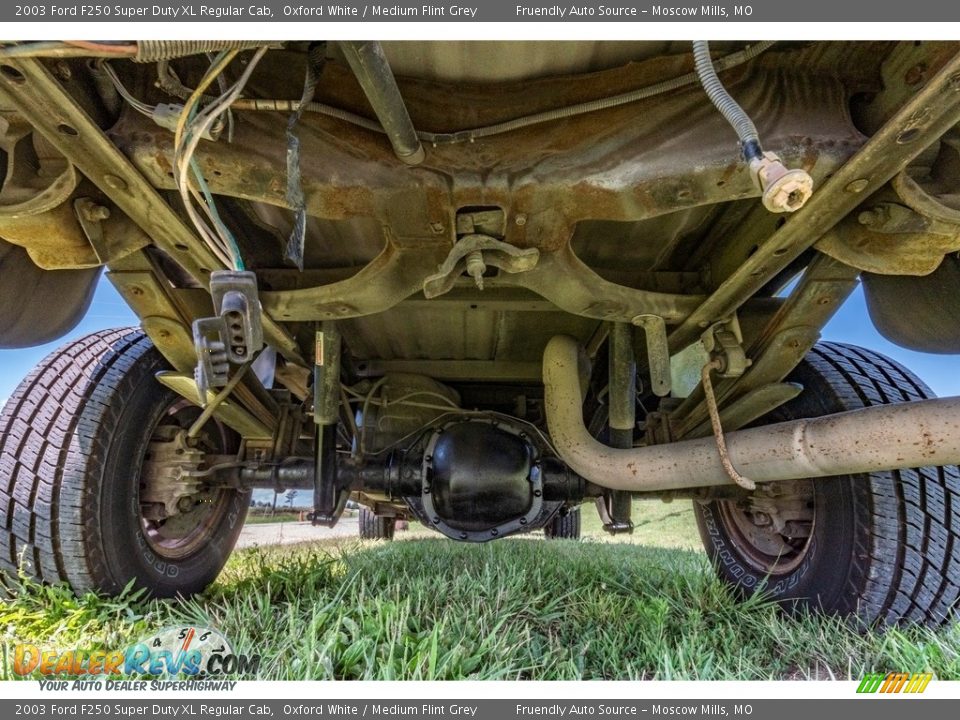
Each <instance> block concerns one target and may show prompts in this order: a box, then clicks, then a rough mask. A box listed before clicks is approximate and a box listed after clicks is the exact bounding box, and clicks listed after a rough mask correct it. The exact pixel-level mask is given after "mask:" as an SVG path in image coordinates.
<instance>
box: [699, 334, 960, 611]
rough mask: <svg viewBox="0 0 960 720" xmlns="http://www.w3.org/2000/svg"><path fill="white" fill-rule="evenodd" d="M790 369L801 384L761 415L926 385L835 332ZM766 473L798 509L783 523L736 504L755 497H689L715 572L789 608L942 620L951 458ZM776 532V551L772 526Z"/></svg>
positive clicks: (952, 519) (952, 586)
mask: <svg viewBox="0 0 960 720" xmlns="http://www.w3.org/2000/svg"><path fill="white" fill-rule="evenodd" d="M789 379H790V380H792V381H794V382H799V383H801V384H802V385H803V386H804V388H805V389H804V392H803V393H802V394H801V395H800V396H798V397H797V398H796V399H795V400H793V401H791V402H790V403H788V404H786V405H785V406H783V407H782V408H779V409H778V410H777V411H775V412H774V413H773V414H771V416H770V417H769V419H768V421H769V422H779V421H783V420H790V419H796V418H804V417H814V416H819V415H826V414H828V413H835V412H841V411H844V410H853V409H857V408H862V407H866V406H869V405H880V404H886V403H897V402H904V401H910V400H919V399H923V398H929V397H933V393H932V392H931V391H930V389H929V388H928V387H927V386H926V385H924V384H923V382H922V381H920V380H919V379H918V378H917V377H916V376H915V375H913V374H912V373H911V372H910V371H908V370H907V369H906V368H904V367H902V366H901V365H899V364H898V363H896V362H894V361H892V360H890V359H888V358H885V357H884V356H882V355H879V354H877V353H875V352H871V351H869V350H865V349H862V348H858V347H855V346H852V345H843V344H839V343H820V344H818V345H817V346H816V347H815V348H814V349H813V350H812V351H811V352H810V353H809V354H808V355H807V357H806V358H805V359H804V361H803V362H802V363H801V364H800V365H799V366H798V367H797V368H796V370H795V371H794V372H793V373H792V374H791V376H790V378H789ZM765 485H770V486H774V485H775V486H780V487H779V488H772V489H771V490H770V491H769V492H773V493H781V496H780V498H779V499H776V500H774V501H773V503H774V506H775V507H778V508H785V509H786V510H789V511H790V513H792V516H793V517H795V518H800V519H799V520H797V519H795V520H791V521H790V523H793V524H784V525H782V527H783V528H784V532H783V533H778V532H777V531H776V530H774V529H773V525H769V526H768V524H767V523H766V520H769V519H770V518H771V517H773V516H772V515H767V514H766V513H760V514H757V513H753V512H751V511H750V510H745V509H744V504H745V502H746V504H749V505H751V507H755V503H756V502H757V501H755V500H749V501H740V502H738V501H732V500H727V501H714V502H711V503H706V504H701V503H696V504H695V505H694V508H695V515H696V518H697V524H698V526H699V529H700V535H701V537H702V539H703V542H704V546H705V548H706V550H707V553H708V555H709V556H710V558H711V560H712V562H713V565H714V567H715V568H716V571H717V573H718V575H719V576H720V577H721V578H722V579H723V580H725V581H727V582H728V583H730V584H731V585H733V586H734V587H735V588H736V589H737V590H738V591H739V592H740V593H741V594H742V595H751V594H752V593H754V592H756V591H757V590H758V589H759V588H763V592H764V593H765V595H766V596H767V597H769V598H771V599H772V600H775V601H779V602H781V603H783V604H785V605H786V606H787V607H788V608H790V609H796V608H800V607H807V608H811V609H816V610H819V611H823V612H826V613H829V614H836V615H841V616H845V617H851V618H856V619H858V620H859V621H861V622H863V623H866V624H868V625H896V624H900V623H915V624H922V625H928V626H938V625H941V624H943V623H944V622H945V621H946V620H948V619H949V618H950V617H951V615H952V613H953V609H954V606H955V604H956V603H957V599H958V593H960V539H958V533H960V473H958V468H957V467H955V466H949V467H926V468H919V469H906V470H897V471H890V472H876V473H869V474H861V475H850V476H843V477H836V478H824V479H820V480H804V481H792V483H769V484H765ZM761 487H763V486H761ZM760 502H761V503H763V502H766V501H765V500H762V499H761V501H760ZM776 514H781V513H780V510H777V513H776ZM784 514H785V513H784ZM784 514H781V520H782V519H783V517H784ZM758 523H759V524H758ZM751 524H752V525H753V526H755V529H751ZM805 528H806V529H805ZM804 532H806V533H807V537H804V536H803V534H804ZM777 535H779V542H780V546H779V547H778V553H777V556H774V553H773V552H772V548H771V547H770V546H771V544H773V545H775V542H774V541H772V540H771V538H772V537H776V536H777ZM746 538H750V539H749V540H747V539H746Z"/></svg>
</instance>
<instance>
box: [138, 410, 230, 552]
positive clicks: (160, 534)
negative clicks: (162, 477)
mask: <svg viewBox="0 0 960 720" xmlns="http://www.w3.org/2000/svg"><path fill="white" fill-rule="evenodd" d="M199 414H200V410H199V409H198V408H197V407H195V406H194V405H191V404H190V403H188V402H186V401H178V402H176V403H174V404H173V405H171V406H170V407H169V408H167V410H166V411H165V412H164V413H163V414H162V415H161V417H160V419H159V420H158V421H157V423H156V424H155V425H154V428H153V431H152V433H151V437H150V441H149V442H148V448H149V444H150V442H153V441H154V440H155V439H157V438H160V437H163V435H164V433H167V434H169V432H170V431H171V430H175V429H187V428H189V427H190V425H191V424H192V423H193V422H194V421H195V420H196V418H197V417H198V416H199ZM199 441H200V449H202V450H203V451H204V453H210V454H223V453H226V452H228V451H229V450H231V448H230V437H229V434H228V432H227V430H226V428H225V427H223V426H222V425H221V424H220V423H219V422H217V421H216V420H211V421H210V422H208V423H207V424H206V425H205V426H204V427H203V429H202V430H201V433H200V436H199ZM148 458H149V450H145V452H144V457H143V458H141V462H140V473H139V483H138V497H137V505H138V507H139V508H140V525H141V528H142V530H143V536H144V538H145V539H146V541H147V545H148V546H149V547H150V549H151V550H152V551H153V552H154V553H156V554H157V555H158V556H159V557H162V558H164V559H167V560H182V559H184V558H186V557H189V556H190V555H193V554H195V553H197V552H198V551H200V550H202V549H204V548H205V547H207V546H208V544H209V542H210V541H211V539H212V538H213V537H214V535H215V534H216V532H217V530H218V528H219V527H220V525H221V523H222V522H223V520H224V518H225V517H226V515H227V513H228V512H229V505H230V499H231V495H232V493H231V492H230V491H229V490H226V489H223V488H201V489H200V491H199V492H198V493H196V494H195V495H192V496H190V502H189V503H184V504H185V505H189V509H188V510H186V511H184V512H181V513H178V514H177V515H174V516H172V517H170V518H167V519H165V520H156V519H151V518H149V517H147V515H146V514H145V505H144V503H143V502H142V500H141V496H142V495H143V493H144V490H145V489H146V487H147V484H148V483H150V482H151V478H150V477H149V476H148V475H147V474H146V473H145V472H144V466H145V461H146V460H147V459H148Z"/></svg>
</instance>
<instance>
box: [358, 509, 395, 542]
mask: <svg viewBox="0 0 960 720" xmlns="http://www.w3.org/2000/svg"><path fill="white" fill-rule="evenodd" d="M396 526H397V519H396V518H395V517H386V516H384V515H377V514H376V513H375V512H374V511H373V510H371V509H370V508H368V507H361V508H360V537H361V538H362V539H364V540H393V532H394V530H395V529H396Z"/></svg>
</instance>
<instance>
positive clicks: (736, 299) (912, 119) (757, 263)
mask: <svg viewBox="0 0 960 720" xmlns="http://www.w3.org/2000/svg"><path fill="white" fill-rule="evenodd" d="M958 120H960V54H957V55H955V56H954V57H953V58H952V59H951V60H950V61H949V62H948V63H947V64H945V65H944V66H943V68H942V69H941V70H940V71H939V72H938V73H937V74H936V75H935V76H934V77H933V78H931V80H930V82H929V83H927V84H926V85H925V86H924V87H923V88H922V89H921V90H919V91H918V92H917V93H916V95H914V96H913V97H911V98H910V99H909V100H908V101H907V102H906V103H905V104H904V105H903V107H901V108H900V109H899V110H897V112H896V114H895V115H894V116H893V117H891V118H890V119H889V120H888V121H887V122H886V123H885V124H884V125H883V127H881V128H880V130H878V131H877V133H876V134H874V135H873V136H872V137H871V138H870V139H869V140H868V141H867V143H866V144H865V145H864V146H863V147H862V148H861V149H860V150H859V151H858V152H857V154H856V155H855V156H854V157H853V158H852V159H851V160H850V161H849V162H847V163H846V164H845V165H844V166H843V167H841V168H840V169H839V170H838V171H837V172H836V173H834V174H833V176H832V177H831V178H830V179H829V180H828V181H827V182H826V183H824V184H823V185H822V186H820V187H819V189H818V191H817V192H816V193H815V195H814V197H813V198H812V199H811V200H810V201H809V202H808V203H807V204H806V205H805V206H804V207H803V209H801V210H799V211H798V212H796V213H794V215H793V216H791V217H790V219H789V220H787V222H786V223H785V224H784V225H783V227H781V228H780V229H779V230H777V231H776V232H775V233H774V234H773V235H772V236H771V237H770V238H769V239H768V240H767V241H766V242H765V243H764V244H763V246H762V247H761V248H759V249H758V250H757V252H755V253H754V254H753V255H751V256H750V257H749V258H748V259H747V260H746V262H744V263H743V264H742V265H740V267H738V268H737V269H736V270H735V271H734V272H733V273H732V274H731V275H730V276H729V277H728V278H727V279H726V280H725V281H724V283H723V284H722V285H721V286H720V288H718V289H717V291H715V292H714V293H713V294H712V295H711V296H710V297H709V298H708V299H707V300H706V301H705V302H704V303H703V304H702V305H701V306H700V307H699V308H698V309H697V310H696V312H694V313H693V314H692V315H691V316H690V317H689V318H687V320H686V321H685V322H684V323H683V325H682V326H681V327H679V328H678V329H677V330H676V331H674V333H673V334H672V335H671V337H670V344H671V347H672V348H674V349H680V348H683V347H685V346H686V345H688V344H689V343H690V342H691V341H692V340H694V339H695V338H696V336H697V334H698V333H699V331H700V329H701V328H703V327H705V326H706V325H709V323H710V322H712V321H713V320H715V319H717V318H722V317H725V316H727V315H729V314H730V313H731V312H733V311H735V310H736V309H737V308H738V307H739V306H740V305H741V304H743V302H745V301H746V300H747V299H748V298H749V297H750V296H751V295H752V294H753V293H755V292H756V291H757V290H759V289H760V288H761V287H763V285H764V284H765V283H767V282H769V281H770V280H771V279H772V278H773V277H774V276H775V275H776V274H777V273H778V272H780V271H781V270H782V269H783V268H785V267H786V266H787V265H788V264H789V263H790V262H791V261H792V260H794V259H796V258H797V257H798V256H799V255H800V253H801V252H803V251H804V250H805V249H807V248H808V247H810V246H811V245H813V244H814V243H815V242H816V241H817V240H819V238H820V237H822V236H823V235H824V234H825V233H826V232H827V231H829V230H830V229H831V228H832V227H834V226H835V225H836V224H837V223H838V222H839V221H840V220H841V219H842V218H843V217H845V216H846V215H847V214H848V213H849V212H851V211H852V210H853V209H854V208H856V207H857V206H858V205H859V204H860V202H861V198H862V197H863V196H864V195H868V194H871V193H873V192H876V191H877V190H879V189H880V188H881V187H882V186H883V185H885V184H886V183H887V182H888V181H889V180H890V179H891V178H892V177H894V176H895V175H896V174H897V173H898V172H900V171H901V170H903V168H904V167H905V166H906V165H907V164H909V163H910V161H912V160H913V159H914V158H916V157H917V156H918V155H919V154H920V153H922V152H923V151H924V150H925V149H926V148H927V147H929V146H930V145H931V144H932V143H933V142H935V141H936V140H937V139H938V138H939V137H940V136H942V135H943V134H944V133H945V132H947V131H948V130H949V129H950V128H951V127H952V126H954V125H955V124H956V123H957V122H958Z"/></svg>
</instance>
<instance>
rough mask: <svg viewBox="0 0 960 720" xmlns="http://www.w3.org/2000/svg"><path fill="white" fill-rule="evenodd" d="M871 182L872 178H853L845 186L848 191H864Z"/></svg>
mask: <svg viewBox="0 0 960 720" xmlns="http://www.w3.org/2000/svg"><path fill="white" fill-rule="evenodd" d="M869 184H870V180H868V179H867V178H859V179H858V180H853V181H852V182H850V183H848V184H847V186H846V187H845V188H844V190H846V191H847V192H848V193H862V192H863V191H864V190H866V189H867V185H869Z"/></svg>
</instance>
